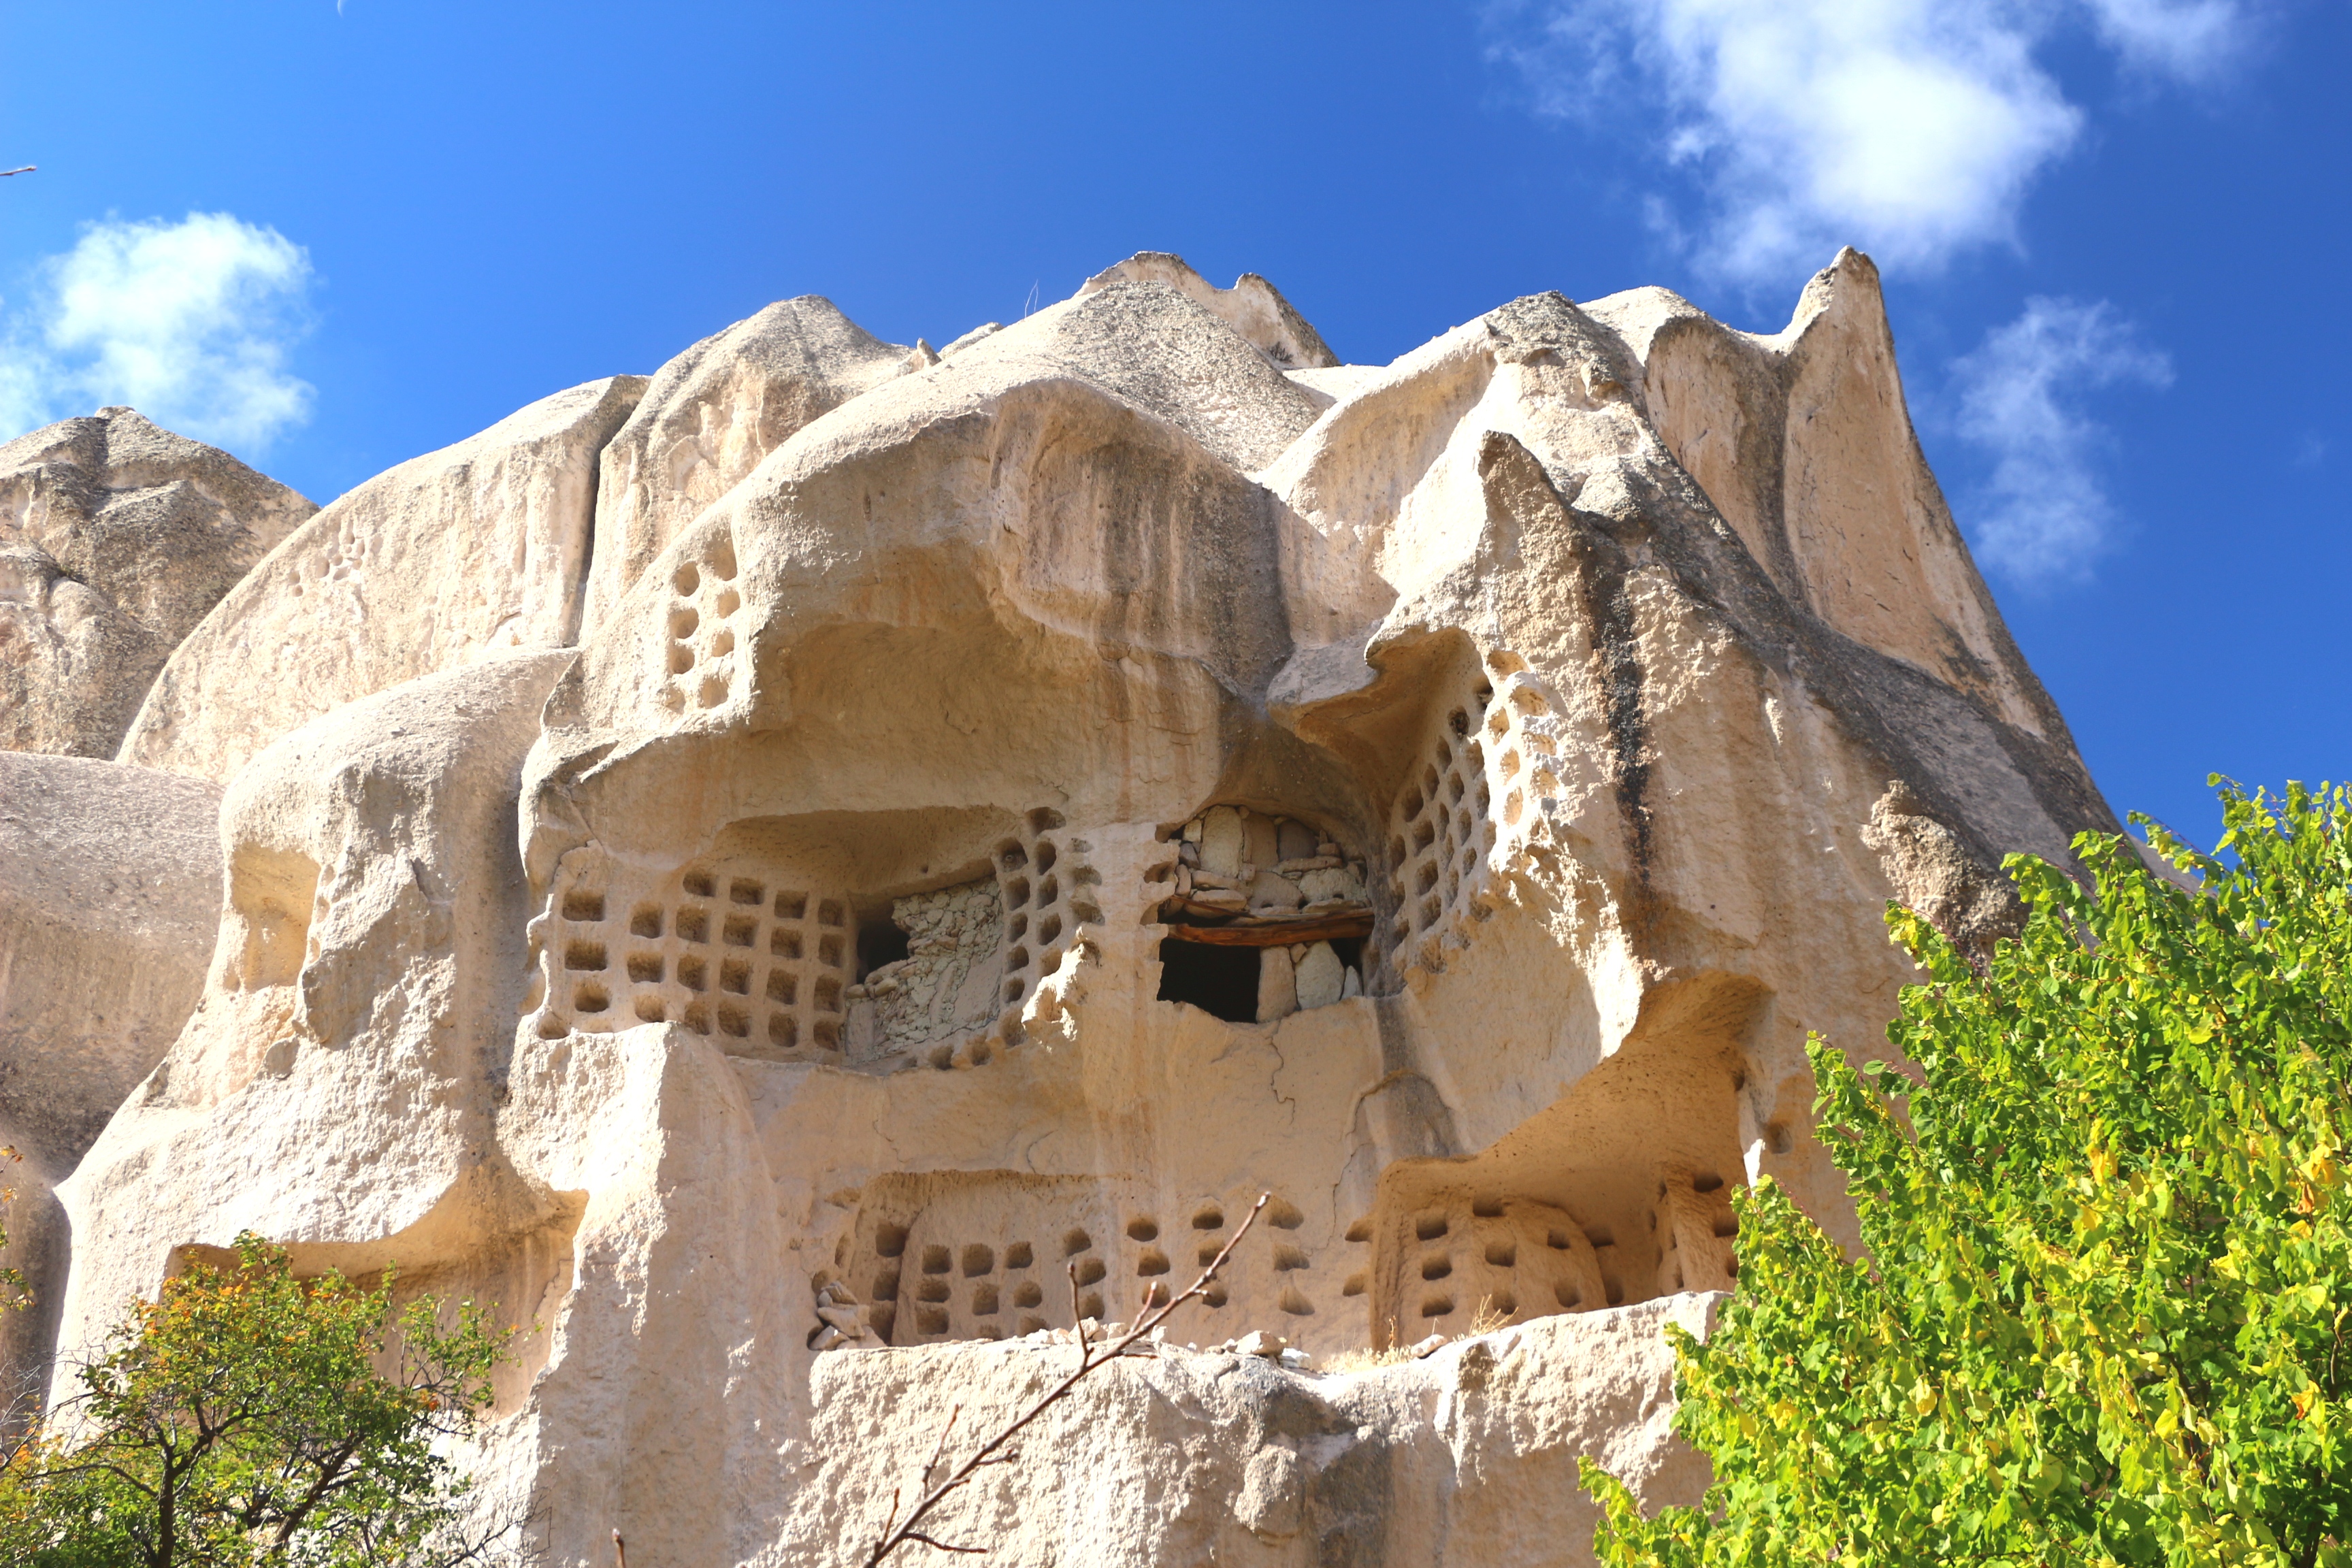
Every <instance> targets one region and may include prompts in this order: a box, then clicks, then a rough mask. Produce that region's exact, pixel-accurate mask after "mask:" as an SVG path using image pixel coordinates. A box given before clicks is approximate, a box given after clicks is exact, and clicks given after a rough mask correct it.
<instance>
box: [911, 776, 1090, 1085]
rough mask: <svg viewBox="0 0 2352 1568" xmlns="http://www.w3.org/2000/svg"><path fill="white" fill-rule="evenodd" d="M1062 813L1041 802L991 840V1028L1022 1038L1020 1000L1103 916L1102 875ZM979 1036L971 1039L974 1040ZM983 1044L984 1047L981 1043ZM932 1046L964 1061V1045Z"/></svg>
mask: <svg viewBox="0 0 2352 1568" xmlns="http://www.w3.org/2000/svg"><path fill="white" fill-rule="evenodd" d="M1067 826H1068V825H1067V824H1066V823H1065V822H1064V821H1063V818H1062V814H1061V813H1060V812H1057V811H1055V810H1053V809H1052V808H1050V807H1040V808H1038V809H1037V810H1035V811H1033V812H1031V813H1029V815H1028V816H1026V817H1024V819H1023V828H1024V831H1023V832H1021V833H1019V834H1017V835H1015V836H1013V837H1009V838H1006V839H1005V840H1004V841H1003V843H1001V844H999V845H998V846H997V847H996V888H997V893H998V896H999V898H1000V899H1001V900H1002V901H1003V910H1004V982H1003V984H1004V990H1003V1014H1002V1015H1001V1016H999V1018H998V1020H997V1026H996V1028H995V1029H994V1031H992V1032H993V1034H994V1035H995V1036H996V1037H998V1038H999V1039H1001V1040H1002V1041H1003V1043H1004V1044H1005V1045H1008V1046H1012V1045H1018V1044H1019V1043H1020V1041H1021V1006H1022V1004H1023V1002H1024V1001H1025V1000H1026V999H1027V997H1028V995H1029V993H1030V992H1031V991H1033V990H1034V989H1035V987H1036V984H1037V983H1038V981H1040V980H1042V979H1043V978H1044V977H1045V976H1046V975H1048V974H1051V973H1053V972H1054V971H1055V968H1056V967H1058V966H1059V965H1060V963H1061V962H1062V954H1063V953H1064V952H1066V950H1067V949H1068V947H1069V945H1070V944H1071V943H1072V942H1075V941H1076V940H1077V934H1078V928H1079V927H1081V926H1087V925H1100V924H1101V923H1102V918H1103V916H1102V902H1101V900H1102V894H1101V886H1102V878H1101V876H1100V875H1099V874H1098V873H1097V871H1096V870H1095V868H1093V867H1092V866H1090V865H1088V864H1087V859H1086V853H1087V845H1086V843H1085V841H1084V840H1082V839H1078V838H1075V837H1071V836H1070V834H1069V833H1068V832H1067V831H1066V829H1067ZM974 1043H977V1042H974ZM983 1048H984V1047H983ZM958 1052H959V1047H957V1046H956V1045H955V1044H954V1043H952V1042H950V1043H947V1044H942V1045H940V1046H937V1047H933V1048H932V1052H931V1056H932V1058H933V1065H934V1066H938V1067H952V1066H962V1065H968V1064H969V1063H970V1062H971V1060H974V1059H977V1060H985V1059H986V1058H985V1057H984V1056H983V1057H980V1058H972V1057H971V1054H970V1046H969V1045H967V1046H966V1047H963V1054H962V1055H961V1056H959V1054H958Z"/></svg>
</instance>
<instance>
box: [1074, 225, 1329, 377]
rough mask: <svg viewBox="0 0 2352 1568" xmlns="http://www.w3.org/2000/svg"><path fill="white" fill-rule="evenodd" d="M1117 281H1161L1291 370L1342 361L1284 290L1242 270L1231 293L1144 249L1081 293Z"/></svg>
mask: <svg viewBox="0 0 2352 1568" xmlns="http://www.w3.org/2000/svg"><path fill="white" fill-rule="evenodd" d="M1114 283H1160V284H1164V285H1166V286H1167V287H1169V288H1171V289H1176V290H1177V291H1178V292H1179V293H1181V294H1182V295H1183V296H1184V297H1185V298H1186V299H1187V300H1192V303H1194V304H1195V305H1198V306H1200V307H1201V308H1202V309H1203V310H1208V311H1210V312H1211V313H1212V314H1213V315H1215V316H1216V317H1217V318H1218V319H1219V320H1220V321H1224V322H1225V323H1226V324H1227V325H1229V326H1231V327H1232V328H1233V329H1234V331H1237V332H1239V333H1240V334H1241V335H1242V336H1243V337H1244V338H1245V339H1246V340H1248V342H1249V343H1250V344H1251V346H1252V347H1254V348H1255V349H1256V350H1258V352H1259V353H1263V354H1265V356H1266V357H1267V358H1268V359H1270V360H1272V361H1273V362H1274V363H1276V364H1278V365H1280V366H1281V367H1282V368H1283V369H1285V370H1287V371H1314V370H1320V369H1323V368H1325V367H1327V366H1331V365H1336V364H1338V363H1339V360H1338V358H1337V357H1336V356H1335V355H1334V354H1333V353H1331V351H1330V350H1329V349H1328V348H1327V347H1325V346H1324V342H1323V338H1322V334H1321V333H1319V332H1318V331H1316V330H1315V329H1314V328H1313V327H1312V326H1311V325H1309V324H1308V323H1307V318H1306V317H1304V316H1302V315H1300V314H1299V313H1298V312H1297V310H1294V309H1293V308H1292V307H1291V303H1290V301H1289V300H1286V299H1284V298H1283V297H1282V291H1281V290H1280V289H1276V287H1275V286H1274V285H1273V284H1271V283H1269V282H1267V281H1266V280H1265V279H1263V278H1261V277H1259V276H1258V275H1257V274H1256V273H1255V272H1244V273H1243V274H1242V275H1241V277H1239V278H1238V279H1234V286H1233V287H1232V288H1230V289H1220V288H1218V287H1217V286H1216V285H1215V284H1213V283H1211V282H1210V281H1209V280H1208V279H1205V278H1203V277H1202V276H1201V275H1200V274H1199V273H1197V272H1195V271H1193V270H1192V268H1190V267H1187V266H1185V265H1184V258H1182V257H1181V256H1171V255H1170V254H1169V253H1168V252H1166V251H1164V250H1140V251H1138V252H1136V254H1134V255H1133V256H1130V257H1129V258H1127V259H1126V260H1125V261H1122V262H1120V263H1119V264H1118V266H1116V267H1109V268H1104V269H1103V270H1102V271H1100V272H1097V273H1096V274H1095V275H1094V276H1093V277H1092V278H1089V279H1087V281H1086V287H1085V288H1084V289H1081V290H1079V291H1080V292H1081V293H1092V292H1094V291H1095V290H1096V289H1108V287H1110V286H1111V285H1112V284H1114Z"/></svg>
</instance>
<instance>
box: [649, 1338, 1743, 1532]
mask: <svg viewBox="0 0 2352 1568" xmlns="http://www.w3.org/2000/svg"><path fill="white" fill-rule="evenodd" d="M1719 1300H1720V1298H1718V1297H1711V1296H1675V1297H1668V1298H1664V1299H1662V1300H1655V1301H1650V1302H1645V1303H1643V1305H1642V1306H1639V1307H1633V1308H1628V1309H1625V1310H1622V1311H1620V1312H1602V1313H1588V1314H1584V1315H1580V1316H1561V1317H1550V1318H1545V1319H1542V1320H1540V1321H1532V1322H1528V1323H1525V1324H1522V1325H1519V1326H1517V1327H1513V1328H1508V1329H1506V1330H1503V1331H1500V1332H1497V1333H1492V1334H1487V1335H1485V1336H1482V1337H1480V1338H1477V1339H1471V1340H1463V1341H1457V1342H1453V1343H1450V1344H1446V1345H1444V1346H1443V1347H1442V1348H1439V1349H1437V1350H1435V1351H1434V1352H1433V1353H1432V1354H1430V1355H1429V1356H1427V1357H1426V1358H1423V1359H1421V1360H1416V1361H1411V1362H1406V1363H1402V1364H1398V1365H1391V1366H1385V1367H1381V1368H1379V1369H1377V1370H1374V1371H1369V1372H1362V1373H1351V1374H1342V1375H1330V1374H1325V1375H1315V1374H1310V1373H1297V1372H1291V1371H1286V1370H1284V1369H1282V1368H1281V1367H1280V1366H1279V1364H1278V1363H1276V1361H1274V1360H1272V1359H1267V1358H1265V1357H1264V1356H1261V1355H1255V1354H1244V1355H1239V1356H1236V1355H1234V1354H1230V1353H1227V1354H1220V1353H1216V1352H1198V1353H1194V1352H1183V1351H1177V1350H1170V1351H1166V1352H1162V1353H1160V1355H1158V1356H1155V1357H1151V1358H1148V1359H1147V1358H1129V1359H1123V1360H1121V1361H1119V1362H1118V1363H1114V1364H1113V1365H1111V1366H1109V1367H1107V1368H1105V1369H1104V1370H1103V1371H1101V1372H1099V1373H1096V1374H1095V1375H1094V1377H1093V1378H1092V1379H1090V1380H1089V1381H1087V1383H1084V1384H1080V1385H1079V1390H1078V1393H1077V1394H1076V1396H1075V1397H1074V1398H1072V1399H1071V1400H1070V1401H1069V1402H1067V1403H1066V1404H1064V1405H1058V1406H1056V1407H1055V1408H1054V1409H1053V1410H1052V1411H1050V1412H1048V1413H1047V1415H1045V1417H1044V1418H1043V1419H1042V1420H1041V1421H1040V1423H1039V1424H1038V1426H1036V1427H1034V1428H1032V1431H1033V1432H1034V1436H1028V1437H1026V1439H1025V1441H1024V1462H1023V1463H1021V1464H1016V1465H1007V1466H1002V1467H992V1468H989V1469H987V1470H986V1471H984V1472H982V1478H981V1479H979V1480H978V1481H977V1482H976V1483H975V1484H974V1485H973V1486H972V1487H971V1488H970V1489H968V1490H967V1491H966V1493H965V1494H964V1495H963V1496H961V1497H960V1498H958V1499H957V1500H955V1501H954V1502H953V1503H952V1504H950V1506H949V1507H948V1508H947V1509H945V1510H942V1511H941V1513H940V1515H939V1528H938V1531H936V1533H937V1534H938V1537H939V1539H940V1540H942V1541H947V1542H954V1543H956V1544H959V1545H979V1546H985V1547H986V1548H987V1549H988V1560H989V1561H990V1562H992V1563H1012V1564H1024V1565H1025V1564H1035V1565H1037V1568H1045V1564H1052V1563H1137V1564H1167V1565H1169V1568H1176V1565H1179V1564H1188V1563H1253V1564H1267V1565H1269V1568H1271V1565H1293V1564H1295V1565H1297V1568H1309V1565H1311V1564H1315V1563H1330V1562H1333V1561H1335V1560H1336V1561H1340V1562H1349V1563H1357V1562H1361V1563H1391V1564H1402V1563H1415V1564H1421V1563H1426V1564H1431V1565H1433V1568H1440V1565H1442V1568H1492V1565H1494V1564H1498V1563H1528V1564H1535V1563H1544V1564H1581V1563H1591V1562H1592V1561H1593V1557H1592V1534H1593V1530H1594V1527H1595V1526H1596V1525H1597V1524H1598V1523H1599V1522H1600V1521H1599V1517H1598V1514H1597V1510H1595V1508H1594V1505H1593V1502H1592V1500H1591V1495H1590V1494H1589V1493H1587V1492H1586V1491H1585V1490H1584V1489H1583V1487H1582V1485H1581V1484H1580V1481H1579V1479H1578V1473H1577V1463H1578V1460H1579V1459H1580V1458H1592V1459H1594V1460H1596V1461H1598V1462H1599V1463H1601V1464H1602V1465H1603V1466H1605V1467H1606V1468H1608V1469H1609V1470H1610V1471H1611V1472H1612V1474H1614V1475H1616V1476H1618V1477H1619V1478H1621V1479H1623V1480H1625V1481H1626V1483H1627V1484H1628V1485H1629V1486H1631V1487H1632V1488H1633V1493H1634V1495H1635V1496H1636V1497H1637V1498H1639V1499H1640V1500H1642V1503H1643V1507H1645V1508H1647V1509H1650V1510H1656V1509H1658V1508H1661V1507H1664V1506H1665V1505H1667V1504H1670V1503H1680V1504H1685V1505H1688V1504H1692V1503H1696V1501H1697V1500H1699V1498H1700V1496H1701V1494H1702V1493H1703V1492H1704V1491H1705V1489H1706V1484H1707V1480H1708V1472H1707V1467H1706V1460H1705V1459H1704V1458H1701V1457H1700V1456H1698V1455H1696V1454H1695V1453H1693V1452H1692V1451H1691V1449H1690V1448H1689V1447H1687V1446H1686V1445H1685V1444H1684V1443H1683V1442H1681V1441H1680V1440H1679V1439H1678V1438H1676V1437H1675V1436H1673V1434H1672V1433H1671V1431H1670V1430H1669V1428H1668V1426H1667V1422H1668V1420H1669V1418H1670V1416H1671V1415H1672V1413H1673V1410H1674V1400H1673V1397H1672V1394H1673V1388H1674V1377H1675V1363H1674V1352H1673V1348H1672V1346H1671V1344H1670V1343H1669V1342H1668V1341H1667V1340H1666V1338H1665V1336H1664V1325H1665V1324H1667V1323H1669V1322H1673V1323H1677V1324H1679V1325H1681V1326H1682V1327H1683V1328H1685V1329H1686V1330H1688V1331H1692V1332H1695V1333H1696V1334H1698V1335H1699V1336H1700V1337H1702V1338H1704V1337H1705V1336H1706V1333H1707V1332H1708V1331H1709V1328H1710V1325H1711V1322H1712V1319H1713V1315H1714V1310H1715V1307H1716V1305H1717V1302H1718V1301H1719ZM1276 1342H1277V1343H1278V1340H1277V1341H1276ZM1072 1353H1073V1352H1070V1351H1069V1350H1067V1349H1064V1348H1060V1347H1041V1346H1033V1345H1029V1344H1026V1343H1016V1344H1008V1345H988V1344H980V1345H962V1346H955V1347H947V1348H942V1349H940V1350H931V1351H922V1352H908V1351H898V1350H882V1351H871V1352H849V1353H847V1354H836V1355H828V1356H824V1357H822V1358H820V1360H819V1361H818V1363H817V1370H816V1372H815V1374H814V1377H815V1394H816V1415H815V1421H814V1433H813V1436H812V1442H811V1447H810V1451H811V1458H812V1461H813V1462H814V1464H815V1465H816V1466H817V1467H818V1468H817V1469H816V1473H815V1474H814V1477H813V1478H812V1479H811V1483H810V1484H809V1485H807V1486H805V1487H803V1488H802V1489H799V1490H798V1491H797V1493H796V1494H795V1498H794V1502H793V1511H792V1516H791V1518H790V1520H789V1521H788V1522H787V1524H786V1526H785V1532H786V1533H785V1538H784V1539H785V1547H784V1557H783V1560H784V1561H788V1562H792V1563H813V1564H814V1563H825V1564H832V1563H845V1562H848V1561H851V1560H852V1559H851V1557H850V1555H849V1552H848V1551H847V1550H846V1548H847V1547H848V1545H849V1543H853V1542H860V1541H866V1540H870V1539H871V1538H872V1536H873V1535H874V1533H875V1532H876V1531H877V1528H878V1527H879V1525H880V1523H881V1521H882V1518H883V1515H884V1514H885V1513H886V1512H887V1510H888V1507H889V1500H890V1495H891V1493H892V1492H893V1491H894V1490H896V1491H898V1493H899V1494H900V1496H901V1498H902V1499H903V1498H904V1497H905V1496H906V1495H907V1489H908V1486H909V1485H910V1481H909V1478H910V1477H912V1476H913V1474H914V1473H915V1472H916V1471H917V1470H919V1469H920V1468H921V1467H922V1464H923V1461H924V1460H925V1459H926V1458H929V1443H930V1442H931V1440H932V1437H933V1436H934V1435H935V1434H936V1433H937V1432H938V1431H939V1430H940V1426H942V1425H943V1424H944V1423H945V1421H946V1419H947V1415H948V1410H949V1407H950V1405H961V1415H959V1416H958V1417H957V1422H956V1429H957V1430H958V1431H960V1432H961V1431H962V1430H964V1429H965V1424H966V1423H971V1424H972V1427H973V1429H975V1430H988V1429H991V1428H992V1426H994V1425H998V1424H1001V1423H1002V1422H1003V1420H1004V1419H1007V1418H1009V1417H1010V1415H1013V1413H1014V1412H1015V1411H1017V1409H1018V1408H1019V1407H1020V1405H1021V1403H1022V1402H1023V1401H1024V1400H1025V1399H1027V1398H1030V1397H1034V1392H1035V1391H1036V1390H1038V1389H1040V1388H1041V1387H1042V1386H1043V1385H1044V1384H1045V1380H1046V1379H1047V1378H1049V1377H1051V1376H1053V1375H1055V1373H1057V1372H1058V1371H1061V1370H1065V1369H1066V1367H1067V1365H1068V1358H1069V1357H1070V1355H1071V1354H1072ZM880 1411H887V1412H889V1413H890V1415H889V1416H888V1417H887V1419H882V1420H877V1418H876V1415H875V1413H876V1412H880ZM1046 1456H1052V1457H1055V1458H1061V1459H1062V1461H1063V1462H1059V1463H1045V1464H1032V1463H1029V1462H1027V1459H1028V1458H1036V1457H1046ZM636 1540H637V1537H635V1536H634V1535H633V1536H631V1537H630V1542H631V1550H632V1551H633V1552H634V1551H635V1542H636Z"/></svg>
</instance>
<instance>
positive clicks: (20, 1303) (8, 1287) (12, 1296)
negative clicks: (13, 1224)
mask: <svg viewBox="0 0 2352 1568" xmlns="http://www.w3.org/2000/svg"><path fill="white" fill-rule="evenodd" d="M24 1158H25V1157H24V1156H23V1155H22V1154H19V1153H17V1152H16V1150H15V1149H14V1148H13V1147H11V1146H10V1145H8V1144H5V1143H0V1163H7V1164H10V1165H15V1164H20V1163H23V1161H24ZM15 1202H16V1188H14V1187H10V1186H5V1185H0V1215H6V1214H7V1212H8V1208H9V1205H12V1204H14V1203H15ZM7 1245H8V1227H7V1226H5V1225H0V1249H5V1247H7ZM32 1304H33V1293H32V1292H31V1291H30V1290H28V1289H26V1288H25V1277H24V1275H23V1274H21V1273H19V1272H18V1271H17V1270H16V1269H14V1268H0V1312H11V1311H15V1312H21V1311H23V1310H25V1309H26V1308H27V1307H29V1306H31V1305H32Z"/></svg>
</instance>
